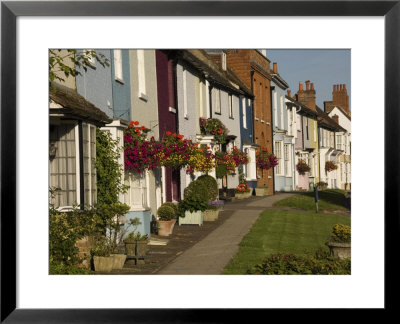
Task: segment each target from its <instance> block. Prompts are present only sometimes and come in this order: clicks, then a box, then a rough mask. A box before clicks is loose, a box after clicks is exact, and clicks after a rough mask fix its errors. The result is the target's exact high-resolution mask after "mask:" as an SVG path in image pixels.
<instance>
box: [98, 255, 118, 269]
mask: <svg viewBox="0 0 400 324" xmlns="http://www.w3.org/2000/svg"><path fill="white" fill-rule="evenodd" d="M93 264H94V271H99V272H111V270H112V269H113V265H114V257H113V256H109V257H101V256H94V257H93Z"/></svg>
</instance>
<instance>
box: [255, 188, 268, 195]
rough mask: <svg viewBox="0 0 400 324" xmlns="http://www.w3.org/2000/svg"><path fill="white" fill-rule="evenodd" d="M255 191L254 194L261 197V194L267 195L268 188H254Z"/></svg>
mask: <svg viewBox="0 0 400 324" xmlns="http://www.w3.org/2000/svg"><path fill="white" fill-rule="evenodd" d="M254 190H255V191H256V196H257V197H261V196H268V188H264V187H261V188H255V189H254Z"/></svg>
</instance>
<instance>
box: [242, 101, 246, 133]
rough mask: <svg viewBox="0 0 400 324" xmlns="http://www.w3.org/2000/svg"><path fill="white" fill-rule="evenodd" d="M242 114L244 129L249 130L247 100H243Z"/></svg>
mask: <svg viewBox="0 0 400 324" xmlns="http://www.w3.org/2000/svg"><path fill="white" fill-rule="evenodd" d="M242 114H243V128H244V129H247V106H246V98H244V97H243V98H242Z"/></svg>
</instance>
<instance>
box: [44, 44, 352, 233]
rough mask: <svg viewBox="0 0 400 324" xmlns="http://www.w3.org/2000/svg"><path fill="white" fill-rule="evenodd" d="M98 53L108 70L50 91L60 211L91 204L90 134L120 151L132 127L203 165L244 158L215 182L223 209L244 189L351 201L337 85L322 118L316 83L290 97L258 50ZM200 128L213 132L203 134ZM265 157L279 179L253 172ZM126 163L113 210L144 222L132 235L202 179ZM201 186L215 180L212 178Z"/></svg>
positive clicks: (53, 182)
mask: <svg viewBox="0 0 400 324" xmlns="http://www.w3.org/2000/svg"><path fill="white" fill-rule="evenodd" d="M96 52H97V53H99V54H101V55H104V57H106V58H108V60H109V62H110V66H109V67H102V66H100V65H99V64H98V63H97V62H96V61H93V62H92V64H91V65H90V67H89V68H88V69H87V71H83V70H82V73H81V74H78V75H76V76H72V75H70V76H69V77H68V78H66V79H65V80H64V81H63V82H56V81H57V80H55V82H53V83H52V84H51V87H50V104H49V113H50V150H49V152H50V154H49V161H50V162H49V163H50V187H58V188H60V189H61V190H60V192H59V194H58V195H57V196H56V201H55V205H56V206H57V207H58V208H59V210H68V209H70V208H71V207H72V206H74V205H80V206H84V205H93V204H95V203H96V197H97V186H96V168H95V162H94V158H95V155H96V136H95V134H96V128H98V127H99V128H101V129H104V130H108V131H110V133H111V134H112V137H113V138H115V139H119V145H120V146H121V147H123V146H124V131H125V130H126V129H127V128H129V127H130V126H132V125H134V124H139V125H143V128H146V131H147V133H146V134H147V137H148V138H150V137H154V139H155V140H156V141H160V140H162V139H163V138H165V137H166V136H171V134H177V135H176V136H178V135H179V136H180V137H184V138H185V139H189V140H191V141H192V142H193V143H199V144H201V145H203V147H205V148H206V149H207V150H209V151H210V152H211V153H215V152H217V151H219V152H227V153H229V152H232V151H233V150H234V149H236V150H240V151H242V152H243V153H245V154H246V156H247V157H248V158H247V160H246V162H247V163H246V164H244V165H242V166H240V167H236V168H234V170H231V172H229V173H228V174H227V175H225V176H223V177H222V178H221V179H220V178H218V184H219V188H220V195H221V197H222V198H227V197H228V198H229V196H230V195H233V194H234V189H235V188H237V186H238V185H239V184H240V183H242V182H243V181H245V182H246V183H247V184H248V185H249V187H250V188H251V190H253V189H254V188H260V187H263V188H267V189H266V192H267V193H268V194H269V195H273V194H274V193H275V192H281V191H295V190H312V189H313V187H314V185H316V184H319V185H320V187H327V188H340V189H345V190H349V189H350V186H351V180H350V162H351V161H350V150H351V128H350V119H351V118H350V110H349V99H348V98H349V97H348V95H347V90H346V85H333V92H332V100H331V101H326V102H325V107H324V110H322V109H321V108H320V107H318V106H317V105H316V91H315V88H314V85H313V83H310V81H305V87H304V84H303V83H302V82H300V84H299V88H298V91H297V93H296V94H295V95H293V96H292V95H291V92H290V90H288V88H289V85H288V84H287V82H286V81H285V80H284V79H283V77H282V76H280V75H279V73H278V67H277V64H276V63H273V64H272V67H271V62H270V61H269V60H268V58H267V55H266V51H264V50H215V49H213V50H128V49H126V50H125V49H122V50H121V49H115V50H104V49H102V50H96ZM66 64H67V65H68V64H73V63H70V62H66ZM215 122H217V124H215ZM205 123H210V125H219V128H218V129H212V130H211V131H210V132H205V131H204V125H205ZM212 123H214V124H212ZM211 128H212V127H211ZM221 128H222V131H221ZM207 129H209V128H207ZM221 133H222V135H224V136H223V140H221V136H219V135H221ZM265 151H267V152H268V154H273V155H274V156H275V157H276V162H277V165H276V166H275V167H270V168H262V167H261V165H259V163H258V158H259V157H260V156H261V155H262V153H263V152H265ZM125 158H126V156H124V153H123V151H122V150H121V153H120V159H119V162H120V164H121V165H125V183H126V184H127V185H129V189H128V191H127V192H126V193H125V194H123V195H121V196H120V201H121V202H124V203H126V204H127V205H129V206H130V211H129V212H128V216H129V218H134V217H138V218H139V219H140V220H141V223H142V225H141V227H139V229H138V230H139V231H140V232H141V233H143V234H150V221H151V219H154V217H156V215H157V213H156V212H157V208H158V207H159V206H160V205H161V204H162V203H164V202H167V201H179V200H180V199H182V197H183V191H184V189H185V188H186V187H187V186H188V184H189V183H190V182H191V181H193V180H194V179H196V178H197V177H198V176H199V175H201V172H198V171H197V172H192V173H188V172H187V170H185V169H184V168H175V169H174V168H171V167H165V166H162V167H157V168H155V169H153V170H146V171H145V172H143V173H136V172H132V170H129V168H126V163H125V162H126V161H124V159H125ZM208 174H210V175H212V176H213V177H216V172H215V169H213V170H211V171H210V172H208Z"/></svg>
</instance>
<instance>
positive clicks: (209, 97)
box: [206, 80, 213, 118]
mask: <svg viewBox="0 0 400 324" xmlns="http://www.w3.org/2000/svg"><path fill="white" fill-rule="evenodd" d="M206 82H207V83H208V84H209V82H208V80H207V81H206ZM212 89H213V87H212V85H211V84H209V85H208V102H209V106H210V111H209V114H210V118H212Z"/></svg>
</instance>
